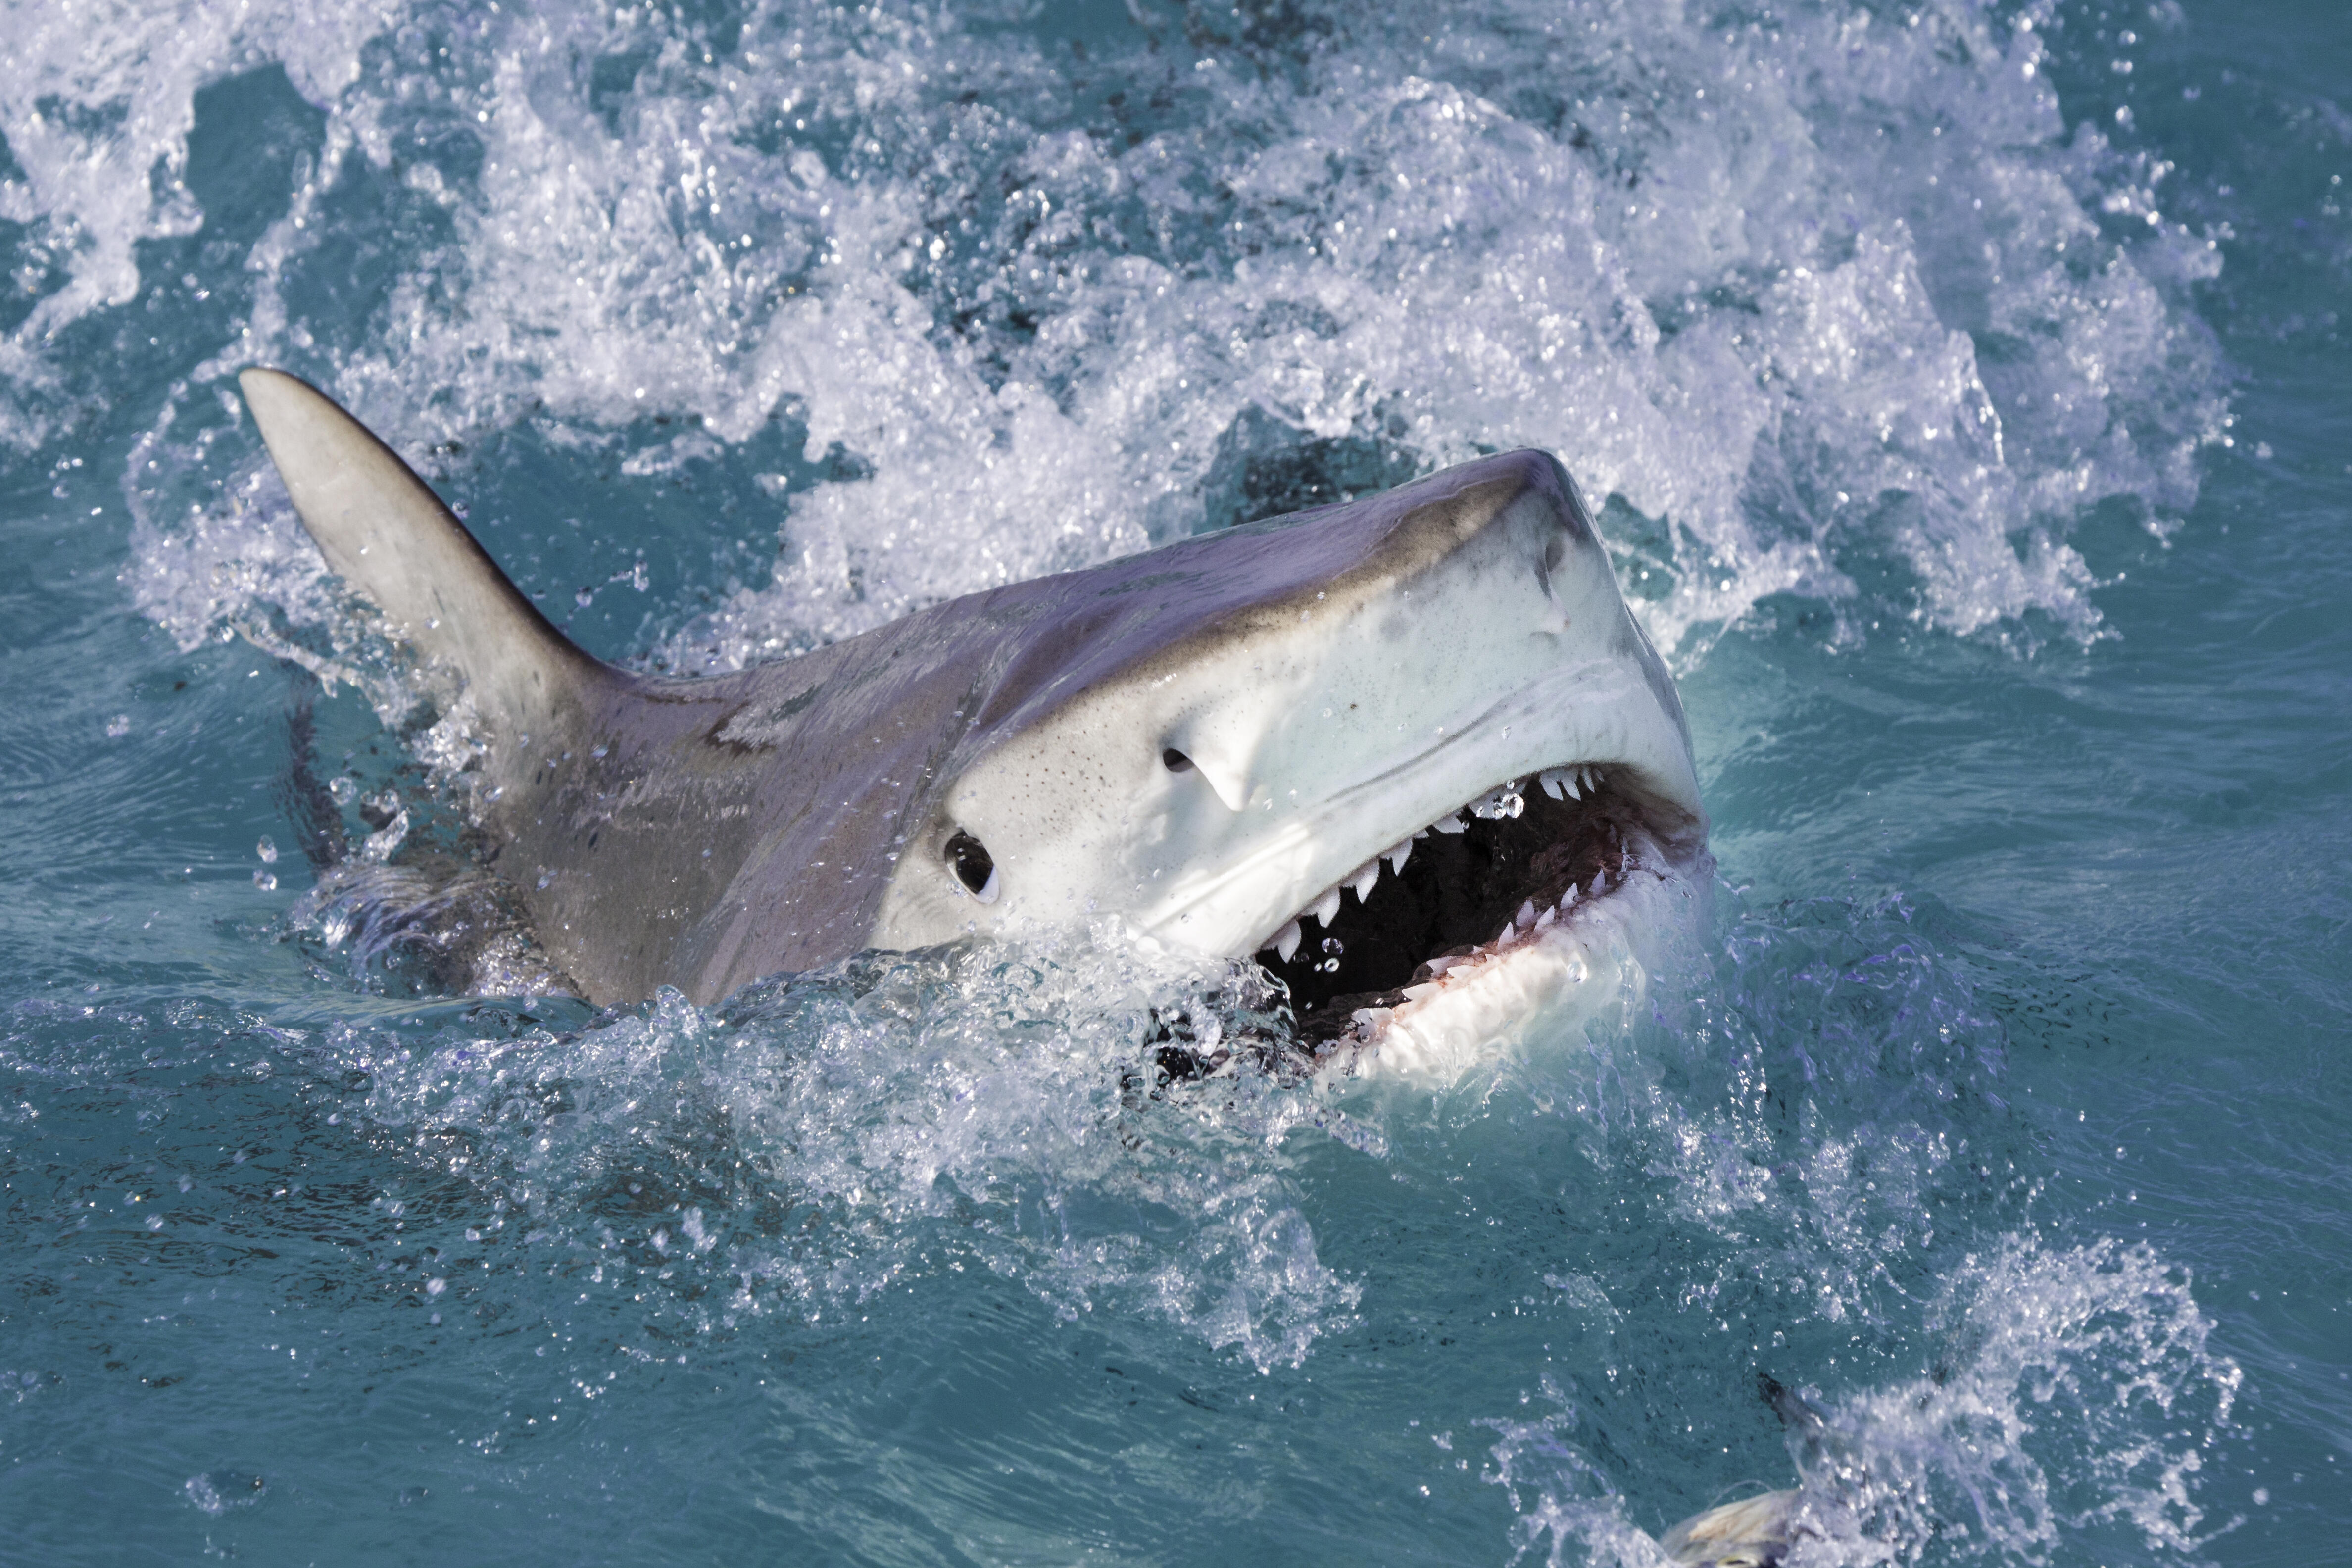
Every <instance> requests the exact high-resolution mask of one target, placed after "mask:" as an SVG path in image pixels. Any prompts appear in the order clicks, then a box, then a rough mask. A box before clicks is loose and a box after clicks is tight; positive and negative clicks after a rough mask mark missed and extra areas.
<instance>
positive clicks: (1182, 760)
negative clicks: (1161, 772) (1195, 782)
mask: <svg viewBox="0 0 2352 1568" xmlns="http://www.w3.org/2000/svg"><path fill="white" fill-rule="evenodd" d="M1160 763H1161V765H1163V766H1164V767H1166V768H1167V770H1168V771H1169V772H1170V773H1191V772H1192V758H1190V757H1188V756H1186V755H1185V754H1184V753H1183V752H1180V751H1178V750H1177V749H1176V748H1175V747H1173V746H1171V747H1169V748H1168V749H1167V750H1166V751H1164V752H1160Z"/></svg>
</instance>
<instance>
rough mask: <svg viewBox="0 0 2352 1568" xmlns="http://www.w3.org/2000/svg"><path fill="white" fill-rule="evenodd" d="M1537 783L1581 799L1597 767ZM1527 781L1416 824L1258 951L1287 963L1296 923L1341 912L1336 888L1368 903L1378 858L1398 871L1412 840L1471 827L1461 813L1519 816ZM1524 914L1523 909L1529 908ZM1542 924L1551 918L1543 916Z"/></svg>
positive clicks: (1546, 775)
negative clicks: (1419, 825)
mask: <svg viewBox="0 0 2352 1568" xmlns="http://www.w3.org/2000/svg"><path fill="white" fill-rule="evenodd" d="M1536 782H1537V783H1538V784H1539V785H1541V786H1542V788H1543V792H1544V793H1545V794H1546V795H1549V796H1551V797H1552V799H1554V800H1581V799H1583V798H1584V795H1585V794H1586V793H1587V792H1589V791H1591V790H1592V789H1595V788H1597V787H1598V786H1599V784H1600V782H1601V770H1600V769H1599V768H1597V767H1594V766H1593V765H1592V764H1591V763H1574V764H1571V765H1570V766H1567V767H1559V768H1546V769H1545V770H1544V771H1543V772H1542V773H1538V774H1537V775H1536ZM1526 783H1527V781H1526V780H1524V779H1513V780H1511V781H1510V782H1509V783H1507V784H1497V785H1496V786H1495V787H1494V788H1493V789H1490V790H1488V791H1487V792H1486V794H1485V795H1480V796H1479V797H1478V798H1477V799H1475V800H1474V801H1472V802H1470V803H1469V804H1468V805H1461V806H1456V807H1455V808H1454V809H1453V810H1452V811H1449V812H1447V813H1446V814H1445V815H1444V816H1441V817H1439V818H1438V819H1437V820H1436V821H1434V822H1433V823H1431V824H1430V825H1429V826H1427V827H1423V828H1420V829H1417V830H1416V831H1414V832H1413V833H1412V834H1411V835H1410V836H1408V837H1404V838H1401V839H1399V840H1398V841H1397V842H1396V843H1395V844H1393V845H1391V847H1388V848H1386V849H1383V850H1381V852H1380V853H1379V854H1378V855H1375V856H1373V857H1372V858H1370V859H1369V860H1367V861H1365V862H1364V863H1363V864H1362V865H1360V866H1359V867H1357V868H1355V869H1354V870H1352V871H1350V872H1349V873H1348V874H1347V875H1346V876H1344V877H1342V878H1340V879H1339V880H1338V881H1337V882H1334V883H1333V884H1332V885H1331V886H1329V887H1328V888H1326V889H1323V890H1322V891H1321V892H1320V893H1318V894H1317V895H1316V896H1315V897H1314V898H1312V899H1310V900H1307V907H1306V908H1305V909H1303V910H1299V911H1298V913H1297V915H1295V916H1293V917H1292V918H1291V919H1290V921H1287V922H1286V924H1285V925H1284V926H1283V928H1282V929H1281V930H1280V931H1276V932H1275V933H1274V934H1273V935H1272V936H1270V937H1268V938H1266V939H1265V943H1264V945H1263V946H1262V947H1261V948H1260V949H1259V951H1260V952H1275V953H1278V954H1280V955H1281V957H1282V960H1283V962H1284V963H1288V962H1289V961H1290V955H1291V954H1292V953H1294V952H1297V951H1298V944H1299V942H1300V941H1301V940H1303V939H1302V937H1301V933H1300V930H1299V923H1298V922H1299V921H1303V920H1306V919H1307V918H1308V917H1310V916H1311V917H1313V918H1314V919H1315V920H1316V921H1318V922H1319V923H1320V924H1322V925H1324V926H1326V927H1328V926H1329V925H1330V923H1331V921H1333V920H1334V919H1335V918H1336V917H1337V916H1338V915H1339V893H1340V890H1341V889H1346V888H1352V889H1355V892H1356V901H1357V902H1358V903H1365V902H1369V901H1370V899H1371V896H1372V889H1374V888H1375V887H1377V886H1379V885H1380V879H1381V861H1383V860H1385V861H1387V862H1388V863H1389V869H1390V870H1391V872H1402V870H1403V869H1404V867H1405V862H1406V861H1407V860H1409V859H1411V858H1412V846H1413V840H1414V839H1418V838H1426V837H1429V836H1430V834H1431V833H1432V832H1437V833H1449V834H1451V833H1467V832H1468V831H1470V825H1469V824H1468V823H1466V822H1465V821H1464V820H1463V816H1464V814H1465V812H1466V813H1467V814H1469V815H1470V816H1479V817H1485V818H1486V819H1487V820H1489V821H1493V820H1496V819H1498V818H1502V817H1512V816H1518V815H1519V814H1520V813H1522V812H1524V811H1525V810H1526V809H1527V797H1526V795H1525V794H1524V793H1523V786H1524V785H1525V784H1526ZM1600 890H1601V889H1600V879H1598V878H1596V879H1594V881H1593V891H1594V892H1596V893H1598V892H1599V891H1600ZM1575 898H1576V890H1575V889H1572V888H1571V889H1570V890H1569V895H1568V897H1567V898H1566V899H1564V900H1561V902H1560V905H1559V907H1560V908H1561V909H1566V908H1568V907H1569V906H1570V904H1571V903H1573V902H1574V900H1575ZM1522 913H1523V914H1525V913H1527V911H1522ZM1545 923H1546V924H1549V923H1550V922H1549V921H1546V922H1545ZM1526 924H1527V921H1526V920H1524V919H1523V920H1521V921H1517V922H1515V924H1514V926H1513V928H1512V929H1514V930H1517V929H1522V928H1524V927H1525V926H1526Z"/></svg>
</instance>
